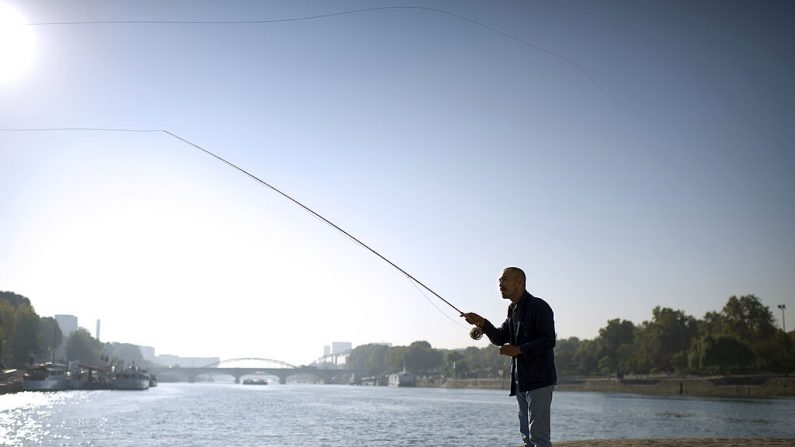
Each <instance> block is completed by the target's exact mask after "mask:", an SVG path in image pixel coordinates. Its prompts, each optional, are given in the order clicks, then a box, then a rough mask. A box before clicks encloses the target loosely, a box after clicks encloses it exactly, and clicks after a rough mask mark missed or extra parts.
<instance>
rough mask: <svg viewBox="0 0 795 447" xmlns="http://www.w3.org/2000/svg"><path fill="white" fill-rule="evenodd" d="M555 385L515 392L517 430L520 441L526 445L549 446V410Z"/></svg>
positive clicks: (531, 446)
mask: <svg viewBox="0 0 795 447" xmlns="http://www.w3.org/2000/svg"><path fill="white" fill-rule="evenodd" d="M554 389H555V385H549V386H545V387H543V388H538V389H535V390H533V391H525V392H524V393H522V392H518V391H517V393H516V401H517V402H519V431H520V432H521V433H522V441H523V442H524V445H525V446H528V447H551V446H552V441H551V436H550V435H551V429H550V428H549V410H550V407H551V406H552V391H553V390H554Z"/></svg>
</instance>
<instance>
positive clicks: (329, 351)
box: [312, 341, 352, 369]
mask: <svg viewBox="0 0 795 447" xmlns="http://www.w3.org/2000/svg"><path fill="white" fill-rule="evenodd" d="M351 349H352V344H351V342H349V341H335V342H331V346H323V357H320V358H319V359H317V360H315V361H314V362H312V366H315V367H318V368H327V369H334V368H344V367H345V363H346V362H347V360H348V355H349V354H350V353H351Z"/></svg>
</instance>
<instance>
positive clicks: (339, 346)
mask: <svg viewBox="0 0 795 447" xmlns="http://www.w3.org/2000/svg"><path fill="white" fill-rule="evenodd" d="M351 349H353V346H352V345H351V342H349V341H334V342H331V354H332V355H333V354H344V353H348V352H350V351H351Z"/></svg>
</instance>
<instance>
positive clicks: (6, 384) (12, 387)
mask: <svg viewBox="0 0 795 447" xmlns="http://www.w3.org/2000/svg"><path fill="white" fill-rule="evenodd" d="M21 385H22V371H20V370H18V369H4V370H0V394H5V393H14V392H17V391H19V389H20V388H21Z"/></svg>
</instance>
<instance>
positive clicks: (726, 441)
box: [554, 438, 795, 447]
mask: <svg viewBox="0 0 795 447" xmlns="http://www.w3.org/2000/svg"><path fill="white" fill-rule="evenodd" d="M554 445H555V446H557V447H792V446H795V438H676V439H600V440H587V441H566V442H556V443H555V444H554Z"/></svg>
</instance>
